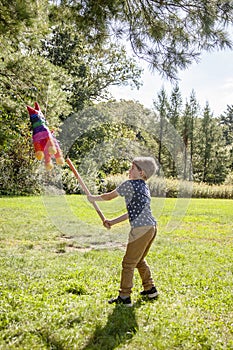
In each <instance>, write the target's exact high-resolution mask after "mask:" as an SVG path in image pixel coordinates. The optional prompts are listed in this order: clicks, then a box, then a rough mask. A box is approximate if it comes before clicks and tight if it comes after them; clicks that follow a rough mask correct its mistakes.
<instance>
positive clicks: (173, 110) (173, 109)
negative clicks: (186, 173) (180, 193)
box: [168, 84, 182, 177]
mask: <svg viewBox="0 0 233 350" xmlns="http://www.w3.org/2000/svg"><path fill="white" fill-rule="evenodd" d="M181 107H182V97H181V93H180V89H179V86H178V84H176V86H175V87H174V88H173V90H172V92H171V96H170V103H169V109H168V120H169V123H171V124H172V125H173V127H174V128H175V130H177V132H178V127H179V120H180V116H181ZM171 142H175V141H174V140H173V139H171ZM175 163H176V162H175V159H171V164H170V165H169V168H170V174H169V175H171V176H173V177H175V176H176V175H177V170H176V164H175Z"/></svg>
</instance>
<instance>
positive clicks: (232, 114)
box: [219, 105, 233, 171]
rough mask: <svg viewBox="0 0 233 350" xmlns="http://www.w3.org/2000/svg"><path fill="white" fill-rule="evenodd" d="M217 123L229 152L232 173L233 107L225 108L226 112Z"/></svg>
mask: <svg viewBox="0 0 233 350" xmlns="http://www.w3.org/2000/svg"><path fill="white" fill-rule="evenodd" d="M219 123H220V125H221V126H222V128H223V136H224V139H225V143H226V147H227V149H228V152H229V168H230V169H231V171H233V105H232V106H229V105H228V106H227V110H226V111H225V112H224V113H223V114H222V115H221V116H220V122H219Z"/></svg>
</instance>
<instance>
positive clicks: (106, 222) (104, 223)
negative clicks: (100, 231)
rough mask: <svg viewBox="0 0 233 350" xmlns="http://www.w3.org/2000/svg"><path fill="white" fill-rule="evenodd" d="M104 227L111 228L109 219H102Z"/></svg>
mask: <svg viewBox="0 0 233 350" xmlns="http://www.w3.org/2000/svg"><path fill="white" fill-rule="evenodd" d="M103 225H104V227H106V228H107V229H108V230H110V228H111V226H112V225H111V220H104V222H103Z"/></svg>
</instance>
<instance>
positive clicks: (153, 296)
mask: <svg viewBox="0 0 233 350" xmlns="http://www.w3.org/2000/svg"><path fill="white" fill-rule="evenodd" d="M140 294H141V295H142V296H146V297H148V298H149V299H156V298H157V297H158V296H159V293H158V291H157V289H156V288H155V287H152V288H151V289H149V290H144V291H143V292H140Z"/></svg>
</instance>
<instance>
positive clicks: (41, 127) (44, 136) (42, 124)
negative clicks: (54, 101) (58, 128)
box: [27, 102, 65, 170]
mask: <svg viewBox="0 0 233 350" xmlns="http://www.w3.org/2000/svg"><path fill="white" fill-rule="evenodd" d="M27 109H28V112H29V115H30V121H31V125H32V141H33V145H34V150H35V156H36V158H37V159H38V160H42V159H44V161H45V167H46V170H51V169H52V168H53V162H52V159H51V158H52V157H55V159H56V163H57V164H58V165H63V164H64V163H65V161H64V158H63V155H62V151H61V149H60V146H59V144H58V141H57V140H56V138H55V136H54V135H53V132H51V131H50V130H49V128H48V126H47V123H46V119H45V117H44V115H43V113H42V112H41V109H40V106H39V104H38V103H37V102H35V107H34V108H33V107H30V106H27Z"/></svg>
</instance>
